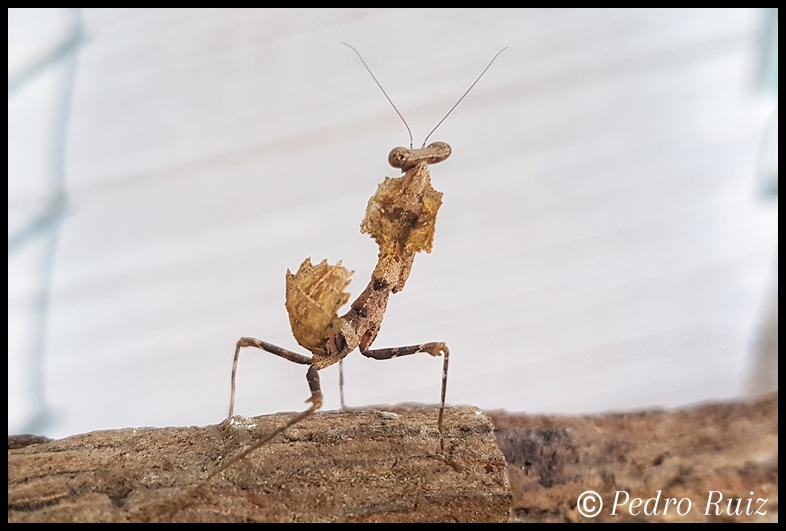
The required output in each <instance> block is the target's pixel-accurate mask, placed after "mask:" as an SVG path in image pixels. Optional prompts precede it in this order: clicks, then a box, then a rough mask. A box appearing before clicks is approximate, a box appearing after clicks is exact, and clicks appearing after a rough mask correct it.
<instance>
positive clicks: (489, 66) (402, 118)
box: [341, 42, 508, 149]
mask: <svg viewBox="0 0 786 531" xmlns="http://www.w3.org/2000/svg"><path fill="white" fill-rule="evenodd" d="M341 44H343V45H344V46H348V47H350V48H352V51H354V52H355V53H356V54H357V55H358V58H359V59H360V62H361V63H363V66H364V67H366V70H368V73H369V74H371V78H372V79H373V80H374V83H376V84H377V86H378V87H379V90H381V91H382V94H384V95H385V98H387V100H388V102H389V103H390V105H391V106H392V107H393V110H395V111H396V114H398V117H399V118H401V121H402V122H404V127H406V128H407V133H408V134H409V149H412V144H413V140H412V130H411V129H410V128H409V125H408V124H407V121H406V120H405V119H404V116H402V114H401V112H400V111H399V110H398V107H396V104H395V103H393V100H391V99H390V96H388V93H387V92H385V89H384V88H382V84H381V83H380V82H379V81H378V80H377V77H376V76H375V75H374V72H372V71H371V68H369V66H368V65H367V64H366V61H364V60H363V56H362V55H360V52H359V51H357V49H356V48H355V47H354V46H352V45H351V44H347V43H346V42H342V43H341ZM507 49H508V47H507V46H505V47H504V48H502V49H501V50H500V51H498V52H497V54H496V55H495V56H494V57H493V58H492V59H491V61H489V64H488V65H486V68H484V69H483V72H481V73H480V75H479V76H478V78H477V79H476V80H475V81H474V82H473V83H472V84H471V85H470V86H469V88H468V89H467V90H466V92H464V94H462V96H461V97H460V98H459V99H458V101H457V102H456V103H454V104H453V107H451V108H450V110H449V111H448V113H447V114H446V115H445V116H444V117H443V118H442V120H440V121H439V123H438V124H437V125H436V126H434V129H432V130H431V132H430V133H429V134H428V135H426V139H425V140H423V147H426V142H428V139H429V137H430V136H431V135H433V134H434V131H436V130H437V129H438V128H439V126H440V125H442V122H444V121H445V120H447V118H448V116H450V114H451V113H452V112H453V110H454V109H455V108H456V107H458V104H459V103H461V101H462V100H463V99H464V98H466V97H467V94H469V92H470V91H471V90H472V89H473V88H474V87H475V85H477V84H478V81H480V78H482V77H483V75H484V74H485V73H486V71H487V70H488V69H489V68H491V65H492V64H493V63H494V61H496V60H497V57H499V55H500V54H501V53H502V52H504V51H505V50H507Z"/></svg>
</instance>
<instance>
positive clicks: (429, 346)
mask: <svg viewBox="0 0 786 531" xmlns="http://www.w3.org/2000/svg"><path fill="white" fill-rule="evenodd" d="M418 352H426V353H428V354H430V355H432V356H440V355H441V356H442V357H443V361H442V393H441V398H440V403H439V419H438V420H437V426H438V427H439V441H440V446H443V445H444V443H443V439H442V418H443V417H444V414H445V394H446V392H447V388H448V358H449V357H450V350H448V346H447V345H446V344H445V343H441V342H435V343H423V344H420V345H410V346H408V347H392V348H380V349H373V350H369V349H365V350H361V351H360V353H361V354H363V355H364V356H366V357H368V358H373V359H375V360H390V359H393V358H398V357H399V356H408V355H410V354H417V353H418Z"/></svg>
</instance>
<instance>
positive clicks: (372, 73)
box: [341, 42, 412, 149]
mask: <svg viewBox="0 0 786 531" xmlns="http://www.w3.org/2000/svg"><path fill="white" fill-rule="evenodd" d="M341 44H343V45H344V46H349V47H350V48H352V51H354V52H355V53H356V54H358V58H359V59H360V62H361V63H363V66H365V67H366V70H368V73H369V74H371V78H372V79H373V80H374V83H376V84H377V86H378V87H379V90H381V91H382V94H384V95H385V97H386V98H387V99H388V101H389V102H390V104H391V105H392V106H393V109H394V110H395V111H396V114H398V117H399V118H401V121H402V122H404V127H406V128H407V133H409V149H412V130H411V129H410V128H409V125H407V121H406V120H405V119H404V117H403V116H402V115H401V113H400V112H399V110H398V107H396V104H395V103H393V100H391V99H390V96H388V93H387V92H385V89H383V88H382V84H381V83H380V82H379V81H377V76H375V75H374V72H372V71H371V69H370V68H369V67H368V65H367V64H366V62H365V61H364V60H363V56H362V55H360V52H359V51H357V49H355V47H354V46H352V45H351V44H347V43H346V42H342V43H341Z"/></svg>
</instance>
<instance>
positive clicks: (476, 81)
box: [423, 46, 508, 147]
mask: <svg viewBox="0 0 786 531" xmlns="http://www.w3.org/2000/svg"><path fill="white" fill-rule="evenodd" d="M507 49H508V47H507V46H505V47H504V48H502V49H501V50H500V51H498V52H497V55H495V56H494V58H493V59H491V61H490V62H489V64H488V65H486V68H484V69H483V72H481V73H480V75H479V76H478V78H477V79H476V80H475V82H474V83H472V84H471V85H470V86H469V88H468V89H467V91H466V92H465V93H464V94H463V95H462V96H461V97H460V98H459V100H458V101H457V102H456V103H455V104H454V105H453V107H451V108H450V110H449V111H448V113H447V114H446V115H445V117H444V118H442V120H440V121H439V123H438V124H437V125H436V126H435V127H434V129H432V130H431V132H430V133H429V134H427V135H426V139H425V140H424V141H423V147H426V142H428V138H429V137H430V136H431V135H433V134H434V131H436V130H437V128H438V127H439V126H440V125H442V122H444V121H445V120H447V118H448V116H450V113H452V112H453V109H455V108H456V107H458V104H459V103H461V100H463V99H464V98H465V97H466V96H467V94H469V91H470V90H472V89H473V87H474V86H475V85H477V84H478V81H480V78H482V77H483V74H485V73H486V71H487V70H488V69H489V68H491V65H492V64H493V63H494V61H496V60H497V57H499V54H501V53H502V52H504V51H505V50H507Z"/></svg>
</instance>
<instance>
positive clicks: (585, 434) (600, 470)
mask: <svg viewBox="0 0 786 531" xmlns="http://www.w3.org/2000/svg"><path fill="white" fill-rule="evenodd" d="M489 416H490V417H491V419H492V421H493V422H494V424H495V426H496V428H497V431H496V435H497V441H498V443H499V446H500V448H501V449H502V451H503V453H504V454H505V458H506V461H507V463H508V475H509V478H510V482H511V490H512V492H513V505H512V508H511V509H512V510H511V519H512V520H515V521H524V522H530V521H532V522H548V521H552V522H554V521H557V522H560V521H612V522H621V521H631V520H639V521H777V520H778V395H777V394H775V395H770V396H768V397H764V398H762V399H761V400H759V401H757V402H754V403H729V404H712V405H706V406H701V407H696V408H692V409H687V410H682V411H648V412H642V413H634V414H609V415H603V416H597V417H584V418H581V417H545V416H524V415H510V414H507V413H490V414H489ZM586 490H593V491H596V492H597V493H598V494H600V495H601V497H602V500H603V508H602V510H601V512H600V514H598V515H597V516H596V517H594V518H585V517H583V516H582V515H581V514H580V513H579V511H578V509H577V499H578V496H579V495H580V494H581V493H582V492H584V491H586ZM616 491H626V492H627V493H628V494H629V496H630V499H629V501H628V504H624V505H623V506H622V507H621V508H619V509H618V510H617V511H616V512H617V515H616V516H614V515H612V514H611V510H612V505H613V502H614V498H615V492H616ZM658 491H660V492H661V495H660V500H659V503H658V513H659V514H650V515H646V514H644V512H643V510H644V503H646V501H647V500H648V499H650V498H653V497H656V496H657V494H658ZM710 491H715V492H716V494H713V495H712V496H713V498H712V501H718V500H719V496H720V495H721V494H722V496H723V500H722V502H721V503H719V504H718V505H712V506H710V511H709V514H705V512H707V511H706V510H707V502H708V497H709V496H710V494H709V492H710ZM751 493H752V494H751ZM634 498H641V499H642V505H641V506H639V507H636V506H633V507H631V506H630V502H631V501H632V500H633V499H634ZM666 498H675V499H676V500H680V499H682V498H689V499H690V500H691V510H690V511H689V512H686V510H685V509H686V508H687V502H684V503H683V505H682V507H681V509H682V511H683V512H686V514H685V515H684V516H682V515H680V514H678V513H677V511H676V509H675V508H674V507H673V506H671V507H669V509H668V511H667V512H666V514H663V510H664V505H665V499H666ZM729 498H731V499H732V500H733V502H732V505H731V512H732V513H736V512H738V511H737V499H741V500H742V501H741V503H740V510H739V512H740V513H741V514H731V515H730V514H728V512H729V511H728V499H729ZM749 499H751V500H752V503H751V505H750V506H748V500H749ZM759 499H762V500H765V499H766V500H767V501H766V502H765V503H764V504H763V507H762V508H761V511H765V512H766V514H764V515H762V514H745V513H746V512H747V513H755V511H756V510H757V509H759V507H760V505H762V502H761V501H759ZM620 500H624V495H622V494H620ZM590 506H592V504H590ZM654 506H655V501H652V502H650V504H649V506H648V509H649V512H650V513H652V510H653V507H654ZM631 509H632V511H633V513H638V514H630V510H631ZM718 510H719V512H720V513H721V514H716V512H718Z"/></svg>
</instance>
